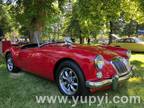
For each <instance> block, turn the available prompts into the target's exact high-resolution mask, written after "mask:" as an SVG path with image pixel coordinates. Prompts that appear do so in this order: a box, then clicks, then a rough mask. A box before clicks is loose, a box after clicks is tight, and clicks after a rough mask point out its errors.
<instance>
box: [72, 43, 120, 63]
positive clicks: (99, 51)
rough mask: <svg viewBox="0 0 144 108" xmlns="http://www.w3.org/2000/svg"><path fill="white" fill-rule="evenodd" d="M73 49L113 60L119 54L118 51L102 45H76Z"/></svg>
mask: <svg viewBox="0 0 144 108" xmlns="http://www.w3.org/2000/svg"><path fill="white" fill-rule="evenodd" d="M73 49H75V50H80V52H81V53H84V54H92V55H94V56H96V55H102V56H103V57H104V58H105V59H107V60H111V59H112V58H115V57H117V56H119V55H118V54H117V53H115V52H112V51H111V50H108V49H106V48H103V47H101V46H86V45H74V46H73Z"/></svg>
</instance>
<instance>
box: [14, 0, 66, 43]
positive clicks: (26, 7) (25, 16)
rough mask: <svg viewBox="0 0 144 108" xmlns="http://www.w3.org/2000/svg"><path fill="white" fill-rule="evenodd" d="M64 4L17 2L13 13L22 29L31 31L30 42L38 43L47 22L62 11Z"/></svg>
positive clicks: (56, 0)
mask: <svg viewBox="0 0 144 108" xmlns="http://www.w3.org/2000/svg"><path fill="white" fill-rule="evenodd" d="M63 3H64V0H15V5H14V8H13V12H14V14H15V17H16V20H17V21H18V22H19V23H20V24H21V26H22V28H26V30H28V31H29V34H30V41H31V42H36V37H37V38H40V35H41V32H42V31H43V29H44V27H45V26H46V24H47V20H48V19H50V18H52V17H53V16H54V15H55V14H56V13H57V12H60V10H62V5H63ZM55 4H57V5H55Z"/></svg>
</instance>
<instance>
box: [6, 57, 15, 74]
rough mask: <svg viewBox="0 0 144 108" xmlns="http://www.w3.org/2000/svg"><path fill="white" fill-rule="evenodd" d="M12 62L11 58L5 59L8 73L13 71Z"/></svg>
mask: <svg viewBox="0 0 144 108" xmlns="http://www.w3.org/2000/svg"><path fill="white" fill-rule="evenodd" d="M13 66H14V65H13V61H12V58H8V59H7V67H8V70H9V71H12V70H13Z"/></svg>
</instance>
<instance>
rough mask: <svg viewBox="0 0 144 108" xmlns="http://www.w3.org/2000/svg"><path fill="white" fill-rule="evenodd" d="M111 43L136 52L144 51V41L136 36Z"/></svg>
mask: <svg viewBox="0 0 144 108" xmlns="http://www.w3.org/2000/svg"><path fill="white" fill-rule="evenodd" d="M110 45H111V46H115V47H121V48H126V49H128V50H131V51H134V52H144V41H142V40H141V39H139V38H136V37H130V38H123V39H118V40H116V41H115V42H113V43H111V44H110Z"/></svg>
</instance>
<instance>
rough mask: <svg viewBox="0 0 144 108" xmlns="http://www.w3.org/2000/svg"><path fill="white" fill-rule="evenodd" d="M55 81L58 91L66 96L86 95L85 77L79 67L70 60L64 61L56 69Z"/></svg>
mask: <svg viewBox="0 0 144 108" xmlns="http://www.w3.org/2000/svg"><path fill="white" fill-rule="evenodd" d="M56 82H57V85H58V88H59V90H60V92H61V93H62V94H64V95H67V96H80V95H83V96H85V95H87V94H88V93H89V92H88V89H87V88H86V86H85V78H84V76H83V74H82V71H81V69H80V68H79V66H78V65H77V64H75V63H74V62H72V61H65V62H63V63H62V64H60V66H59V67H58V69H57V75H56Z"/></svg>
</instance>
